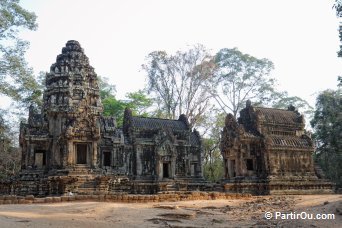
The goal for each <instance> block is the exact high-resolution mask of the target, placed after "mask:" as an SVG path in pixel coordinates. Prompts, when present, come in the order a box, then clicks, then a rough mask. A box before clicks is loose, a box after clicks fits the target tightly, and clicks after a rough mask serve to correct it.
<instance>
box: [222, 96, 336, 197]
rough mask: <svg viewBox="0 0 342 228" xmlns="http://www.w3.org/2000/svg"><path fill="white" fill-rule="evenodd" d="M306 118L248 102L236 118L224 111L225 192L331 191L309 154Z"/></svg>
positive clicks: (284, 192)
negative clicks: (225, 114) (225, 113)
mask: <svg viewBox="0 0 342 228" xmlns="http://www.w3.org/2000/svg"><path fill="white" fill-rule="evenodd" d="M304 127H305V121H304V117H303V115H300V114H299V113H298V111H296V109H295V108H294V107H293V106H290V107H289V108H288V110H282V109H274V108H262V107H254V106H253V105H252V104H251V102H250V101H247V103H246V108H244V109H242V110H241V112H240V117H239V118H238V121H236V120H235V118H234V117H233V115H231V114H228V115H227V117H226V120H225V127H224V129H223V131H222V138H221V153H222V156H223V158H224V168H225V184H224V188H225V190H226V191H233V192H251V193H256V194H316V193H331V192H332V187H333V186H332V183H330V182H328V181H326V180H324V178H323V174H322V172H319V171H320V170H319V169H318V168H317V167H316V168H315V164H314V162H313V159H312V155H313V152H314V143H313V141H312V139H311V137H310V136H309V135H308V134H307V132H306V131H305V129H304Z"/></svg>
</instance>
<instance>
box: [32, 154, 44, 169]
mask: <svg viewBox="0 0 342 228" xmlns="http://www.w3.org/2000/svg"><path fill="white" fill-rule="evenodd" d="M34 165H35V167H36V168H43V167H44V166H45V165H46V153H45V150H36V151H35V153H34Z"/></svg>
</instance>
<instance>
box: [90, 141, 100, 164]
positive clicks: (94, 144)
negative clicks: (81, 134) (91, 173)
mask: <svg viewBox="0 0 342 228" xmlns="http://www.w3.org/2000/svg"><path fill="white" fill-rule="evenodd" d="M92 147H93V148H92V149H93V157H92V166H93V167H94V168H97V167H98V164H97V142H93V145H92ZM88 164H89V163H88Z"/></svg>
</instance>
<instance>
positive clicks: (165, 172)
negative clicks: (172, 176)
mask: <svg viewBox="0 0 342 228" xmlns="http://www.w3.org/2000/svg"><path fill="white" fill-rule="evenodd" d="M163 178H169V163H163Z"/></svg>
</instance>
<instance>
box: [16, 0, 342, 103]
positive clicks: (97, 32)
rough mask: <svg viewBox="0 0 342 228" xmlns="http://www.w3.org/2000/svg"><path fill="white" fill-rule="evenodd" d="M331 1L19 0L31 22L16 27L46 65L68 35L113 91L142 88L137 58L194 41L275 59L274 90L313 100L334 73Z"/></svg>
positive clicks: (34, 59) (38, 63)
mask: <svg viewBox="0 0 342 228" xmlns="http://www.w3.org/2000/svg"><path fill="white" fill-rule="evenodd" d="M333 2H334V1H333V0H250V1H244V0H234V1H233V0H223V1H218V0H210V1H209V0H206V1H204V0H203V1H200V0H159V1H157V0H136V1H133V0H122V1H115V0H107V1H106V0H96V1H93V0H22V1H21V5H22V6H23V7H24V8H26V9H28V10H30V11H33V12H35V13H36V14H37V16H38V21H37V22H38V25H39V28H38V30H37V31H34V32H31V31H30V32H23V33H22V34H21V37H22V38H23V39H25V40H28V41H29V42H30V43H31V46H30V49H29V50H28V52H27V61H28V62H29V65H30V66H32V67H33V68H34V70H35V72H39V71H48V70H49V68H50V65H51V64H52V63H54V62H55V60H56V56H57V55H58V54H60V53H61V50H62V48H63V47H64V46H65V44H66V42H67V41H68V40H78V41H79V42H80V44H81V46H82V47H83V48H84V51H85V54H86V55H87V56H88V57H89V59H90V64H91V65H92V66H93V67H94V68H95V71H96V73H97V74H98V75H101V76H105V77H108V78H110V82H111V83H113V84H115V85H116V89H117V96H118V97H119V98H123V97H124V94H125V93H127V92H132V91H136V90H138V89H142V88H143V87H144V85H145V78H146V76H145V72H143V71H142V70H141V65H142V64H143V63H144V58H145V57H146V56H147V55H148V54H149V53H150V52H152V51H156V50H165V51H167V52H168V53H170V54H171V53H174V52H175V51H177V50H179V49H184V48H185V47H186V46H187V45H193V44H196V43H201V44H203V45H205V46H206V47H207V48H208V49H210V50H212V53H213V54H215V53H216V52H217V51H218V50H219V49H221V48H234V47H237V48H238V49H239V50H240V51H242V52H244V53H247V54H250V55H252V56H255V57H258V58H268V59H269V60H271V61H272V62H273V63H274V65H275V70H274V71H273V73H272V75H273V77H275V78H276V79H277V80H278V82H279V85H280V88H281V89H282V90H287V91H288V92H289V94H290V95H292V96H300V97H302V98H304V99H306V100H308V101H309V102H310V103H311V104H312V105H314V102H315V97H316V96H317V93H318V92H319V91H322V90H325V89H328V88H333V89H334V88H336V85H337V76H338V75H342V58H337V54H336V52H337V51H338V49H339V38H338V24H339V22H338V19H337V18H336V16H335V12H334V10H333V9H332V6H333Z"/></svg>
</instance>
